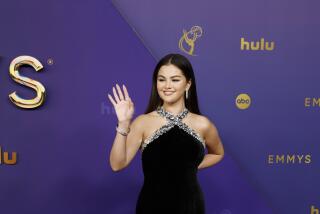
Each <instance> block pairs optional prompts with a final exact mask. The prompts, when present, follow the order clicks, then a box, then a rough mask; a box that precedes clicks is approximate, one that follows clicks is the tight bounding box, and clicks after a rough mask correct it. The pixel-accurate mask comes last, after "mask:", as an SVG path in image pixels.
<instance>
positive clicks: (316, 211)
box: [310, 205, 319, 214]
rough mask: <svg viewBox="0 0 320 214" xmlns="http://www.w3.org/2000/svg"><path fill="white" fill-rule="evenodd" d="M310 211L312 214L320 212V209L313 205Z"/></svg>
mask: <svg viewBox="0 0 320 214" xmlns="http://www.w3.org/2000/svg"><path fill="white" fill-rule="evenodd" d="M310 213H311V214H319V209H318V208H316V207H315V206H313V205H312V206H311V210H310Z"/></svg>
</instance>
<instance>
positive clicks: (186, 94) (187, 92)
mask: <svg viewBox="0 0 320 214" xmlns="http://www.w3.org/2000/svg"><path fill="white" fill-rule="evenodd" d="M186 99H188V90H186Z"/></svg>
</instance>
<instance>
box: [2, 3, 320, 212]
mask: <svg viewBox="0 0 320 214" xmlns="http://www.w3.org/2000/svg"><path fill="white" fill-rule="evenodd" d="M319 6H320V5H319V3H318V2H315V1H311V0H308V1H303V2H300V1H293V2H292V1H290V2H289V1H284V0H282V1H280V2H279V1H277V2H270V1H262V2H261V1H259V2H255V1H249V0H246V1H242V2H237V1H224V2H215V1H208V0H207V1H201V2H195V1H181V0H179V1H167V0H163V1H144V0H139V1H129V0H126V1H125V0H117V1H113V4H112V3H111V1H108V0H96V1H89V0H78V1H62V0H55V1H53V0H46V1H40V0H30V1H27V2H25V1H18V0H13V1H6V2H3V3H2V6H1V7H0V28H1V31H0V32H1V35H0V118H1V120H0V130H1V135H0V147H1V149H2V152H4V151H7V152H9V153H11V152H17V153H18V161H17V164H15V165H6V164H4V163H2V164H0V190H1V195H0V213H6V214H17V213H30V214H31V213H32V214H35V213H41V214H42V213H46V214H47V213H48V214H50V213H52V214H53V213H54V214H56V213H79V214H80V213H90V214H91V213H112V214H126V213H128V214H129V213H134V209H135V203H136V200H137V197H138V193H139V190H140V188H141V186H142V182H143V174H142V168H141V153H140V152H139V153H138V154H137V156H136V157H135V159H134V160H133V162H132V163H131V164H130V166H129V167H128V168H126V169H124V170H123V171H121V172H119V173H114V172H112V170H111V168H110V166H109V156H108V155H109V152H110V149H111V146H112V143H113V139H114V136H115V125H116V122H117V121H116V115H115V112H114V111H113V109H112V105H111V104H110V103H109V101H108V100H107V93H108V92H109V93H110V92H111V88H112V86H113V85H115V84H116V83H119V84H122V83H124V84H126V85H127V87H128V90H129V93H130V95H131V97H132V99H133V101H134V103H135V107H136V111H135V116H137V115H139V114H141V113H143V111H144V110H145V107H146V105H147V101H148V100H147V99H148V97H149V92H150V87H151V75H152V72H153V68H154V66H155V64H156V62H157V60H158V59H159V58H160V57H161V56H163V55H165V54H166V53H169V52H179V53H183V52H182V51H181V50H180V49H179V47H178V41H179V39H180V37H181V36H182V30H183V29H185V30H187V31H188V30H190V28H191V27H192V26H195V25H199V26H201V27H202V29H203V35H202V36H201V37H200V38H199V39H198V40H197V41H196V43H195V54H197V56H189V55H187V54H185V53H183V54H185V55H186V56H187V57H188V58H189V59H190V60H191V62H192V64H193V66H194V70H195V74H196V80H197V86H198V97H199V101H200V108H201V110H202V112H203V114H204V115H206V116H207V117H209V118H210V119H211V120H212V121H213V122H214V123H215V124H216V126H217V128H218V130H219V132H220V135H221V138H222V140H223V143H224V146H225V152H226V156H225V158H224V160H223V161H222V162H221V163H219V164H218V165H216V166H214V167H211V168H207V169H203V170H200V171H199V174H198V175H199V181H200V184H201V186H202V188H203V191H204V194H205V200H206V211H207V214H235V213H241V214H242V213H246V214H247V213H259V214H260V213H261V214H264V213H297V214H300V213H310V209H311V206H315V207H317V208H319V207H320V195H319V190H318V188H317V186H319V177H320V176H319V170H318V169H319V165H320V164H319V151H320V150H319V144H318V142H319V135H317V131H318V129H319V128H318V127H319V125H318V120H317V119H318V118H319V104H318V105H316V106H313V107H306V106H305V105H304V100H305V98H306V97H311V98H312V97H315V98H317V97H319V94H318V92H319V84H318V80H319V77H320V75H319V72H318V71H319V68H320V63H319V60H317V57H318V50H319V46H320V43H319V41H318V38H319V36H320V30H319V22H320V17H319V15H318V8H319ZM241 37H244V38H245V40H246V41H258V40H259V39H260V38H265V40H266V41H273V42H275V49H274V50H273V51H250V50H249V51H244V50H241V49H240V38H241ZM20 55H31V56H33V57H35V58H37V59H39V60H40V61H41V62H42V64H43V65H44V70H43V72H40V73H38V72H35V71H34V70H33V69H31V68H30V67H25V68H23V69H21V74H23V75H25V76H28V77H30V78H32V79H35V80H37V81H40V82H41V83H42V84H43V85H44V86H45V87H46V90H47V100H46V102H45V104H44V105H43V106H42V107H40V108H38V109H35V110H22V109H19V108H17V107H15V106H14V105H13V104H12V103H11V102H10V101H9V99H8V94H10V93H11V92H13V91H17V93H18V94H19V95H20V96H22V97H25V98H31V97H33V96H34V95H35V93H34V92H33V91H32V90H31V89H28V88H26V87H24V86H20V85H18V84H16V83H15V82H14V81H13V80H12V79H11V78H10V76H9V64H10V62H11V61H12V60H13V59H14V58H15V57H17V56H20ZM48 59H52V60H53V64H52V65H50V64H48V63H47V60H48ZM240 93H248V94H249V95H250V96H251V99H252V105H251V106H250V107H249V108H248V109H247V110H239V109H237V108H236V106H235V104H234V103H235V97H236V96H237V95H238V94H240ZM277 154H291V155H292V154H296V155H297V154H300V155H307V154H311V155H312V161H311V163H309V164H305V163H302V164H297V163H294V164H293V163H286V164H270V163H268V162H267V161H268V155H277ZM0 156H1V155H0Z"/></svg>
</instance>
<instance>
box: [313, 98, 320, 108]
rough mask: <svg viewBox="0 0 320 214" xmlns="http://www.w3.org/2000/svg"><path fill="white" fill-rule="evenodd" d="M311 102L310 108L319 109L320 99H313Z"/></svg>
mask: <svg viewBox="0 0 320 214" xmlns="http://www.w3.org/2000/svg"><path fill="white" fill-rule="evenodd" d="M312 101H313V102H312V106H316V105H318V106H319V107H320V98H318V99H317V98H313V99H312Z"/></svg>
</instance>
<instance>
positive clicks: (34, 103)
mask: <svg viewBox="0 0 320 214" xmlns="http://www.w3.org/2000/svg"><path fill="white" fill-rule="evenodd" d="M22 65H30V66H32V67H33V68H34V69H35V70H36V71H38V72H39V71H40V70H41V69H42V68H43V66H42V64H41V63H40V62H39V61H38V60H37V59H36V58H34V57H31V56H19V57H17V58H15V59H14V60H12V62H11V63H10V68H9V72H10V76H11V78H12V79H13V80H14V81H15V82H17V83H20V84H22V85H25V86H27V87H30V88H33V89H34V90H35V91H36V92H37V96H36V97H35V98H33V99H30V100H26V99H22V98H21V97H19V96H18V95H17V93H16V91H15V92H13V93H11V94H9V98H10V100H11V101H12V102H13V103H14V104H15V105H16V106H19V107H21V108H28V109H31V108H37V107H39V106H40V105H42V104H43V102H44V98H45V93H46V90H45V88H44V86H43V85H42V84H41V83H40V82H38V81H35V80H33V79H30V78H28V77H24V76H21V75H20V74H19V71H18V69H19V67H20V66H22Z"/></svg>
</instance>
